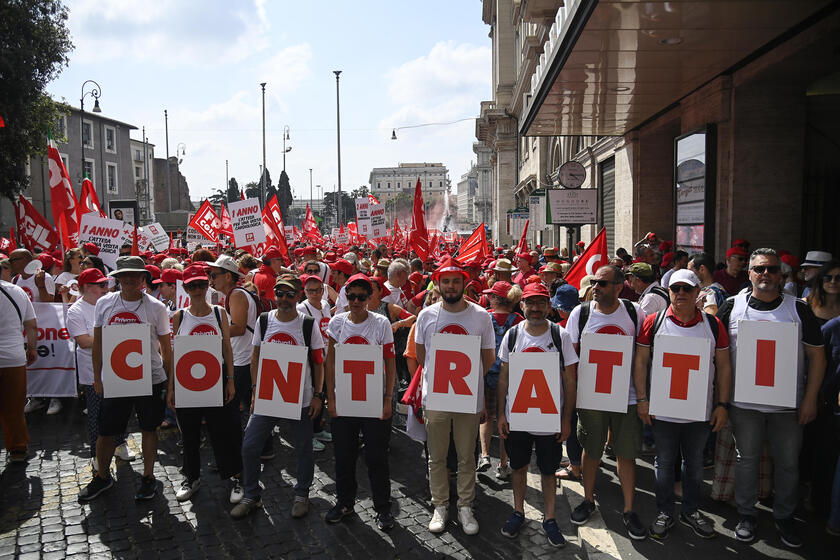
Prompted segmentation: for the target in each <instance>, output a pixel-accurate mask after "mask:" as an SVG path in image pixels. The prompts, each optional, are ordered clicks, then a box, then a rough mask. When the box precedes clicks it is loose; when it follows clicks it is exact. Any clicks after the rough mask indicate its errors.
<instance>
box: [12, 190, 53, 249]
mask: <svg viewBox="0 0 840 560" xmlns="http://www.w3.org/2000/svg"><path fill="white" fill-rule="evenodd" d="M15 217H16V218H17V230H18V241H20V244H21V245H23V246H24V247H26V248H27V249H29V250H30V251H32V250H34V249H35V248H40V249H42V250H43V251H52V250H53V249H54V248H55V247H56V246H57V245H58V243H59V241H60V239H59V237H58V233H56V231H55V229H53V227H52V225H51V224H50V222H49V221H47V219H46V218H45V217H43V216H42V215H41V213H40V212H38V210H36V209H35V207H34V206H32V203H31V202H29V201H28V200H26V199H25V198H23V195H18V203H17V204H15Z"/></svg>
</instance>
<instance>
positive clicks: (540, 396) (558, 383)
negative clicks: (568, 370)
mask: <svg viewBox="0 0 840 560" xmlns="http://www.w3.org/2000/svg"><path fill="white" fill-rule="evenodd" d="M509 372H510V374H509V384H508V394H507V402H508V407H507V410H508V424H509V425H510V429H511V430H516V431H519V432H546V433H560V431H561V429H560V428H561V426H560V423H561V420H562V417H563V390H562V379H561V372H560V359H559V357H558V355H557V352H512V353H511V354H510V369H509Z"/></svg>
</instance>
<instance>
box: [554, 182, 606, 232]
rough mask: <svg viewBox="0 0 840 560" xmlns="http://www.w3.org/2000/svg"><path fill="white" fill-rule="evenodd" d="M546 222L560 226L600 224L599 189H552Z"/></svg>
mask: <svg viewBox="0 0 840 560" xmlns="http://www.w3.org/2000/svg"><path fill="white" fill-rule="evenodd" d="M546 194H547V195H548V212H547V216H546V222H547V223H551V224H559V225H581V224H597V223H598V189H575V190H571V189H551V190H548V191H546Z"/></svg>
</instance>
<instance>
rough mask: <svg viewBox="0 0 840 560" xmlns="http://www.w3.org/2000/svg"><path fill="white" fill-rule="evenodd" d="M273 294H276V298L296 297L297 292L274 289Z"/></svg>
mask: <svg viewBox="0 0 840 560" xmlns="http://www.w3.org/2000/svg"><path fill="white" fill-rule="evenodd" d="M274 295H275V296H277V298H278V299H280V298H284V297H286V298H289V299H291V298H296V297H297V292H296V291H293V290H274Z"/></svg>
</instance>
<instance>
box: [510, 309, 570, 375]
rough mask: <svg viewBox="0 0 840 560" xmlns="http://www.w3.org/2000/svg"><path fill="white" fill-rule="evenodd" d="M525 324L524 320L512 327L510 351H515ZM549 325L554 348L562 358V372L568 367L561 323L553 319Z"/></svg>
mask: <svg viewBox="0 0 840 560" xmlns="http://www.w3.org/2000/svg"><path fill="white" fill-rule="evenodd" d="M523 324H524V321H523V322H522V323H519V324H518V325H516V326H515V327H513V328H512V329H510V334H509V335H508V352H513V349H514V348H516V336H517V335H518V334H519V326H520V325H523ZM548 325H549V330H551V341H552V343H553V344H554V348H556V349H557V354H558V356H559V358H560V371H561V372H562V371H563V370H564V369H566V362H565V360H563V340H562V338H561V334H560V325H558V324H557V323H552V322H551V321H549V322H548Z"/></svg>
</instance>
